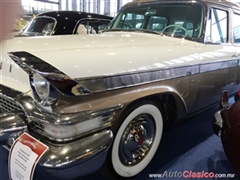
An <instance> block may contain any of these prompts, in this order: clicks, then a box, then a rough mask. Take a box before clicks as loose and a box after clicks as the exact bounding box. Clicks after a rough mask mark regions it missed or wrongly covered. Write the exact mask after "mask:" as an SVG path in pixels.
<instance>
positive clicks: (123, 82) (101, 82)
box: [75, 60, 238, 92]
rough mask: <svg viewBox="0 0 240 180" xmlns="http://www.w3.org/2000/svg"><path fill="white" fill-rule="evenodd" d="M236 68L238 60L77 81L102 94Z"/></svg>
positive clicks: (78, 79)
mask: <svg viewBox="0 0 240 180" xmlns="http://www.w3.org/2000/svg"><path fill="white" fill-rule="evenodd" d="M235 66H238V60H229V61H221V62H212V63H206V64H198V65H191V66H185V67H175V68H170V69H156V70H154V71H148V72H146V71H145V72H143V71H138V72H133V73H129V74H118V75H114V76H102V77H91V78H76V79H75V80H76V81H77V82H78V83H79V84H82V85H83V86H84V87H87V88H88V89H90V91H92V92H102V91H108V90H113V89H120V88H124V87H132V86H137V85H142V84H147V83H152V82H158V81H162V80H168V79H172V78H180V77H185V76H189V75H194V74H199V73H205V72H210V71H215V70H220V69H225V68H231V67H235Z"/></svg>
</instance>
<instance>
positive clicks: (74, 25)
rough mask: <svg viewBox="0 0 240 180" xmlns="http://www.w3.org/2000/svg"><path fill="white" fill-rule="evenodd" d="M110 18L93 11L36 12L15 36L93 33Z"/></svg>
mask: <svg viewBox="0 0 240 180" xmlns="http://www.w3.org/2000/svg"><path fill="white" fill-rule="evenodd" d="M111 20H112V17H110V16H106V15H101V14H95V13H87V12H79V11H50V12H44V13H41V14H38V15H37V16H36V17H35V18H34V19H33V20H32V21H31V22H30V23H29V24H28V25H27V26H26V27H25V28H23V30H22V31H21V32H20V33H19V34H17V35H15V36H43V35H64V34H95V33H98V32H99V31H101V30H103V29H104V28H105V27H106V25H107V24H108V23H109V22H110V21H111Z"/></svg>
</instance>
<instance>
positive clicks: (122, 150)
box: [111, 102, 163, 177]
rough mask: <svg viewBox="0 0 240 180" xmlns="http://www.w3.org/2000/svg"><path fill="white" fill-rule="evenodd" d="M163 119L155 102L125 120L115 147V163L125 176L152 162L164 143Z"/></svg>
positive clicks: (135, 109)
mask: <svg viewBox="0 0 240 180" xmlns="http://www.w3.org/2000/svg"><path fill="white" fill-rule="evenodd" d="M162 131H163V118H162V114H161V112H160V110H159V109H158V108H157V107H156V105H154V103H149V102H145V103H140V104H138V105H136V106H135V107H134V108H133V109H132V110H131V111H130V112H129V114H128V115H127V116H126V117H125V119H124V120H123V122H122V124H121V125H120V127H119V129H118V131H117V132H116V135H115V139H114V142H113V146H112V152H111V160H112V165H113V168H114V170H115V172H116V173H117V174H118V175H119V176H122V177H132V176H135V175H137V174H138V173H140V172H141V171H142V170H143V169H144V168H145V167H146V166H147V165H148V164H149V163H150V161H151V160H152V158H153V156H154V155H155V153H156V151H157V149H158V146H159V144H160V141H161V137H162Z"/></svg>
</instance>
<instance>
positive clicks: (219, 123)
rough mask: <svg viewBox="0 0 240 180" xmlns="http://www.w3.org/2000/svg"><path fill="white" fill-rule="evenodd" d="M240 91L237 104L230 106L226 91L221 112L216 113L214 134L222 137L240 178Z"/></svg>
mask: <svg viewBox="0 0 240 180" xmlns="http://www.w3.org/2000/svg"><path fill="white" fill-rule="evenodd" d="M239 97H240V89H239V91H238V95H236V96H235V100H236V102H235V103H233V104H232V105H230V102H229V98H228V92H227V91H224V92H223V94H222V98H221V105H220V108H222V109H220V110H219V111H217V112H216V113H215V121H214V123H213V129H214V133H215V134H216V135H218V136H220V137H221V141H222V145H223V148H224V151H225V153H226V156H227V158H228V160H229V161H230V163H231V164H232V166H233V168H234V169H235V171H236V173H237V174H238V176H239V177H240V153H239V152H240V99H239Z"/></svg>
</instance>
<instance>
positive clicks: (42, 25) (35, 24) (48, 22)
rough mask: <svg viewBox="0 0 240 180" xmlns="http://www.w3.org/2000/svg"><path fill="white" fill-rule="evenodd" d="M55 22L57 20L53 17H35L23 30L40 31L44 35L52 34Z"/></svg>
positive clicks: (28, 31) (24, 31)
mask: <svg viewBox="0 0 240 180" xmlns="http://www.w3.org/2000/svg"><path fill="white" fill-rule="evenodd" d="M55 24H56V21H55V20H54V19H52V18H47V17H41V18H35V19H33V20H32V21H31V22H30V23H29V25H28V26H27V27H26V28H25V29H24V30H23V33H39V34H43V35H50V34H51V32H52V31H53V28H54V26H55Z"/></svg>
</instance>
